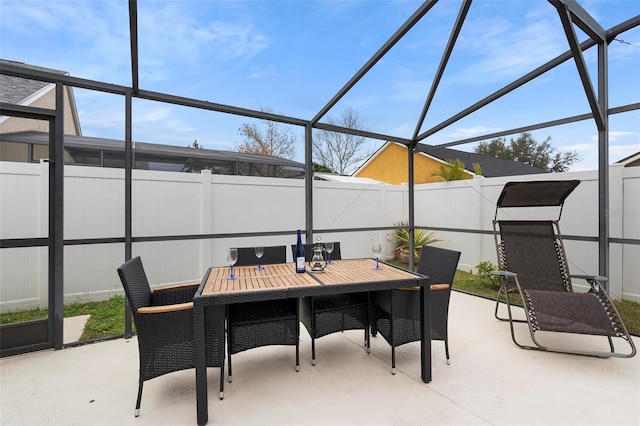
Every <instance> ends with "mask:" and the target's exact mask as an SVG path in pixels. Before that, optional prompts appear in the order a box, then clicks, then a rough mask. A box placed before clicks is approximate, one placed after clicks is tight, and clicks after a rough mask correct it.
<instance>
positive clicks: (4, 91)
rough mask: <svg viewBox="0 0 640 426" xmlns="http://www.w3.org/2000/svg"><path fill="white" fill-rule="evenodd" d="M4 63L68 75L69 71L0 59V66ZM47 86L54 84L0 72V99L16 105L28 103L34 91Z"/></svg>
mask: <svg viewBox="0 0 640 426" xmlns="http://www.w3.org/2000/svg"><path fill="white" fill-rule="evenodd" d="M4 64H11V65H14V66H17V67H23V68H29V69H33V70H41V71H47V72H52V73H56V74H61V75H69V73H68V72H66V71H60V70H54V69H51V68H44V67H37V66H35V65H28V64H24V63H22V62H15V61H8V60H6V59H0V68H1V67H2V66H3V65H4ZM48 86H51V87H55V85H54V84H52V83H48V82H45V81H37V80H29V79H26V78H21V77H13V76H9V75H4V74H0V101H2V102H8V103H12V104H17V105H24V104H25V103H28V101H29V98H31V97H32V96H33V95H34V93H36V92H38V91H39V90H42V89H44V88H46V87H48Z"/></svg>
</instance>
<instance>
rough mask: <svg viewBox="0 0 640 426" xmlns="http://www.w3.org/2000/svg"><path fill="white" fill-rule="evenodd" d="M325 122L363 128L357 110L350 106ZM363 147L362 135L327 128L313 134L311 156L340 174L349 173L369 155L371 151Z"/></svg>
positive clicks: (349, 127) (363, 139)
mask: <svg viewBox="0 0 640 426" xmlns="http://www.w3.org/2000/svg"><path fill="white" fill-rule="evenodd" d="M327 123H328V124H331V125H334V126H340V127H346V128H348V129H356V130H362V129H363V126H362V120H360V117H359V116H358V112H357V111H355V110H354V109H353V108H351V107H350V106H347V107H345V108H344V109H343V110H342V115H341V116H340V118H339V119H334V118H332V117H329V118H328V119H327ZM364 148H365V138H363V137H362V136H356V135H350V134H346V133H340V132H331V131H329V130H318V131H317V132H315V133H314V136H313V157H314V158H316V160H317V161H318V163H319V164H322V165H324V166H325V167H327V168H329V169H331V170H335V172H336V173H338V174H341V175H347V174H351V173H352V172H353V171H354V170H355V169H356V168H357V167H358V165H359V164H360V163H361V162H362V161H363V160H365V159H367V158H369V157H370V156H371V154H372V153H371V152H370V151H368V150H365V149H364Z"/></svg>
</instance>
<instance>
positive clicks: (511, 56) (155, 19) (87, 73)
mask: <svg viewBox="0 0 640 426" xmlns="http://www.w3.org/2000/svg"><path fill="white" fill-rule="evenodd" d="M579 3H580V4H581V5H582V7H583V8H584V9H585V10H586V11H587V12H588V13H589V14H591V15H592V16H593V17H594V18H595V19H596V20H597V21H598V22H599V23H600V24H601V25H602V26H603V27H604V28H605V29H608V28H610V27H612V26H614V25H617V24H619V23H621V22H623V21H625V20H627V19H630V18H632V17H634V16H636V15H638V14H640V1H637V0H622V1H616V0H597V1H596V0H586V1H584V0H583V1H579ZM419 5H420V2H416V1H258V0H254V1H248V2H242V1H213V0H199V1H155V0H140V1H139V2H138V26H139V52H140V59H139V70H140V87H141V88H143V89H146V90H153V91H158V92H164V93H168V94H175V95H180V96H186V97H191V98H195V99H202V100H208V101H211V102H217V103H222V104H228V105H233V106H239V107H244V108H250V109H260V108H270V109H272V110H273V111H274V112H276V113H281V114H284V115H288V116H292V117H298V118H303V119H310V118H312V117H314V116H315V115H316V114H317V113H318V111H319V110H320V109H321V108H322V107H324V105H326V104H327V103H328V102H329V100H330V99H331V98H332V97H333V96H334V94H335V93H336V92H338V91H339V90H340V89H341V88H342V87H343V86H344V85H345V84H346V82H347V81H349V79H350V78H351V77H352V76H353V75H354V74H355V73H356V72H357V71H358V70H359V69H360V68H361V67H362V66H363V65H364V64H365V63H366V61H367V60H369V58H371V56H372V55H373V54H374V53H375V52H376V51H377V50H378V49H379V48H380V47H381V46H382V45H383V44H384V43H385V42H386V41H387V40H388V39H389V37H391V35H392V34H393V33H394V32H395V31H396V30H397V29H398V28H399V27H400V26H401V25H402V24H403V23H404V22H405V21H406V20H407V19H408V18H409V17H410V16H411V15H412V14H413V13H414V12H415V10H416V9H417V8H418V7H419ZM459 7H460V2H459V1H452V0H441V1H440V2H439V3H438V4H436V5H435V7H434V8H433V9H432V10H431V11H429V13H428V14H427V15H426V16H425V17H424V18H423V19H422V20H421V21H420V22H419V23H418V24H417V25H416V26H415V27H414V28H413V29H412V30H411V31H410V32H409V33H408V34H407V35H406V36H405V37H404V39H403V40H402V41H401V42H400V43H398V44H397V45H396V46H395V47H394V48H393V49H392V50H391V51H390V52H389V53H388V54H387V55H385V56H384V57H383V59H382V60H381V61H380V62H379V63H378V64H377V65H376V66H375V67H374V68H373V69H372V70H371V71H370V72H369V73H368V74H367V75H366V76H365V77H364V78H363V79H362V80H361V81H360V82H359V83H358V84H357V85H356V86H355V87H354V88H353V89H352V90H351V91H350V92H349V93H348V94H347V95H346V96H345V97H344V98H343V99H342V100H341V101H340V102H339V103H338V104H337V105H336V106H335V107H334V108H333V109H332V110H331V111H330V112H329V114H328V116H331V117H334V118H337V117H338V116H339V114H340V112H341V110H342V108H343V107H344V106H346V105H349V106H351V107H353V108H354V109H355V110H356V111H357V112H358V114H359V116H360V119H361V121H362V123H363V125H364V127H365V128H366V129H367V130H371V131H375V132H379V133H383V134H392V135H398V136H400V137H404V138H409V137H411V135H412V133H413V131H414V128H415V125H416V122H417V118H418V116H419V114H420V111H421V109H422V105H423V102H424V99H425V97H426V94H427V93H428V91H429V88H430V86H431V82H432V79H433V77H434V74H435V71H436V69H437V66H438V63H439V62H440V58H441V55H442V51H443V49H444V46H445V44H446V41H447V39H448V37H449V33H450V30H451V27H452V24H453V22H454V20H455V18H456V16H457V13H458V9H459ZM0 19H1V24H2V25H1V28H0V57H2V58H3V59H10V60H15V61H21V62H25V63H29V64H33V65H39V66H44V67H50V68H54V69H60V70H65V71H68V72H69V73H70V74H71V75H73V76H77V77H83V78H90V79H95V80H99V81H105V82H110V83H116V84H122V85H130V84H131V65H130V54H129V22H128V3H127V1H125V0H110V1H106V0H103V1H98V0H92V1H66V0H58V1H40V0H26V1H25V0H18V1H13V0H0ZM576 31H577V33H578V34H579V38H580V40H581V41H582V40H584V39H586V36H585V35H584V34H582V33H581V32H580V30H579V29H576ZM618 39H619V40H622V41H624V43H621V42H619V41H614V42H613V43H611V45H610V46H609V57H610V61H609V74H610V80H609V88H610V94H609V105H610V107H617V106H620V105H626V104H630V103H635V102H640V28H634V29H633V30H630V31H627V32H626V33H623V34H621V35H620V36H618ZM568 49H569V46H568V43H567V41H566V37H565V35H564V32H563V30H562V27H561V25H560V20H559V17H558V13H557V11H556V9H555V8H554V7H553V6H552V5H551V4H550V3H548V2H547V1H542V0H536V1H534V0H518V1H507V0H501V1H488V0H475V1H474V2H473V4H472V6H471V8H470V11H469V14H468V16H467V21H466V22H465V25H464V27H463V29H462V32H461V34H460V37H459V40H458V43H457V44H456V48H455V49H454V53H453V55H452V56H451V59H450V61H449V65H448V67H447V70H446V71H445V74H444V77H443V79H442V81H441V84H440V86H439V89H438V91H437V92H436V96H435V98H434V101H433V103H432V105H431V109H430V110H429V113H428V115H427V118H426V122H425V124H424V125H423V127H422V129H421V131H425V130H427V129H429V128H431V127H432V126H434V125H437V124H439V123H440V122H442V121H443V120H445V119H447V118H449V117H450V116H451V115H453V114H455V113H457V112H458V111H460V110H461V109H464V108H466V107H468V106H470V105H472V104H474V103H475V102H477V101H478V100H480V99H482V98H484V97H486V96H487V95H490V94H491V93H493V92H495V91H496V90H498V89H500V88H502V87H503V86H505V85H507V84H509V83H510V82H512V81H513V80H515V79H517V78H519V77H521V76H522V75H524V74H526V73H527V72H529V71H531V70H533V69H534V68H536V67H538V66H540V65H542V64H544V63H545V62H547V61H549V60H550V59H552V58H554V57H555V56H557V55H559V54H561V53H563V52H565V51H566V50H568ZM584 56H585V59H586V61H587V63H588V66H589V70H590V73H591V79H592V83H593V84H594V85H597V81H596V80H595V79H596V74H595V72H596V68H595V66H596V59H597V58H596V51H595V49H590V50H589V51H587V52H585V54H584ZM75 96H76V101H77V105H78V112H79V116H80V121H81V126H82V131H83V134H84V135H87V136H97V137H106V138H120V139H122V138H124V99H123V98H122V97H120V96H115V95H108V94H103V93H97V92H91V91H86V90H82V89H75ZM589 111H590V109H589V106H588V103H587V98H586V96H585V94H584V91H583V89H582V85H581V83H580V79H579V76H578V73H577V71H576V67H575V64H574V62H573V61H567V62H565V63H564V64H562V65H560V66H558V67H556V68H555V69H554V70H552V71H551V72H549V73H547V74H545V75H544V76H543V77H541V78H538V79H537V80H535V81H534V82H531V83H529V84H527V85H526V86H524V87H522V88H520V89H518V90H517V91H514V92H512V93H510V94H508V95H507V96H505V97H504V98H502V99H500V100H498V101H497V102H495V103H493V104H491V105H489V106H487V107H485V108H483V109H482V110H481V111H477V112H476V113H474V114H472V115H470V116H468V117H465V118H464V119H462V120H460V121H458V122H456V123H454V124H452V125H451V126H448V127H447V128H445V129H443V130H441V131H440V132H438V133H436V134H434V135H433V136H431V137H429V138H428V139H427V140H425V141H423V142H425V143H431V144H440V143H444V142H449V141H453V140H456V139H462V138H466V137H472V136H476V135H482V134H485V133H490V132H497V131H501V130H506V129H510V128H516V127H520V126H526V125H529V124H534V123H538V122H543V121H548V120H555V119H559V118H563V117H566V116H571V115H577V114H583V113H587V112H589ZM133 113H134V134H133V137H134V140H137V141H144V142H154V143H163V144H173V145H181V146H186V145H189V144H191V143H192V142H193V141H194V140H196V139H197V140H198V143H200V144H201V145H204V146H205V147H206V148H212V149H223V150H224V149H233V146H234V143H236V142H241V141H242V137H241V136H240V135H239V134H238V128H239V127H240V125H241V124H242V123H243V122H251V119H247V118H244V117H236V116H231V115H226V114H219V113H212V112H209V111H199V110H193V109H189V108H181V107H175V106H171V105H164V104H159V103H155V102H148V101H142V100H136V101H135V102H134V111H133ZM291 131H292V132H293V134H294V135H296V136H297V137H298V140H299V144H298V145H297V156H296V159H297V160H299V161H303V158H304V150H303V143H302V141H303V130H302V129H301V128H297V127H292V128H291ZM533 134H534V137H535V138H536V140H538V141H542V140H544V139H546V138H547V137H551V141H550V142H551V144H552V145H553V146H554V147H556V148H557V149H558V150H560V151H564V150H578V151H580V152H581V153H582V155H583V158H584V159H583V161H581V162H580V163H577V164H575V165H574V167H573V168H572V170H592V169H595V168H597V131H596V127H595V124H594V123H593V121H592V120H589V121H585V122H580V123H574V124H570V125H565V126H559V127H554V128H549V129H543V130H538V131H534V132H533ZM382 143H383V142H382V141H369V149H372V150H373V149H376V148H378V147H379V146H381V144H382ZM473 146H474V145H471V144H469V145H465V146H460V147H458V149H464V150H472V149H473ZM637 151H640V111H633V112H630V113H624V114H618V115H614V116H612V117H611V120H610V161H611V162H613V161H617V160H619V159H621V158H623V157H625V156H628V155H630V154H632V153H634V152H637Z"/></svg>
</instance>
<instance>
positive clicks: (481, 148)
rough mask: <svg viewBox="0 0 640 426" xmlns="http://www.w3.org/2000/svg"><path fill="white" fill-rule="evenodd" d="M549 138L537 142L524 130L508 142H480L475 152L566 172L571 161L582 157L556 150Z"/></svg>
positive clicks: (496, 140)
mask: <svg viewBox="0 0 640 426" xmlns="http://www.w3.org/2000/svg"><path fill="white" fill-rule="evenodd" d="M550 140H551V137H550V136H549V137H547V139H545V140H544V141H543V142H541V143H539V142H537V141H536V140H535V139H534V138H533V136H532V135H531V133H529V132H524V133H522V134H521V135H520V136H518V138H517V139H513V138H511V139H510V140H509V142H507V139H506V138H496V139H493V140H492V141H491V142H480V143H479V144H478V146H477V147H476V149H475V152H476V154H482V155H488V156H490V157H496V158H502V159H505V160H513V161H518V162H520V163H524V164H529V165H530V166H534V167H538V168H539V169H542V170H544V171H546V172H566V171H567V170H569V167H570V166H571V165H572V164H573V163H575V162H577V161H580V160H581V159H582V158H581V157H580V154H578V152H577V151H567V152H560V151H558V150H557V149H556V148H554V147H552V146H551V144H550V143H549V141H550Z"/></svg>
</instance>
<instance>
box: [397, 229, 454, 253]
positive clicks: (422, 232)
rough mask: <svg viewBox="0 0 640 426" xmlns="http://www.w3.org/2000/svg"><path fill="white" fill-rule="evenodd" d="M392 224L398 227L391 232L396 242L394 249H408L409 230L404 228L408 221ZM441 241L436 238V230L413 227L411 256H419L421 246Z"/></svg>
mask: <svg viewBox="0 0 640 426" xmlns="http://www.w3.org/2000/svg"><path fill="white" fill-rule="evenodd" d="M394 226H397V227H399V228H398V229H396V230H395V231H394V232H393V237H394V238H395V242H396V250H404V251H407V252H408V251H409V230H408V229H407V228H406V227H407V226H409V223H408V222H406V221H400V222H396V223H394ZM438 241H442V240H441V239H440V238H436V231H428V230H426V229H414V230H413V256H414V259H419V258H420V251H421V250H422V247H424V246H426V245H427V244H432V243H437V242H438Z"/></svg>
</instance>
